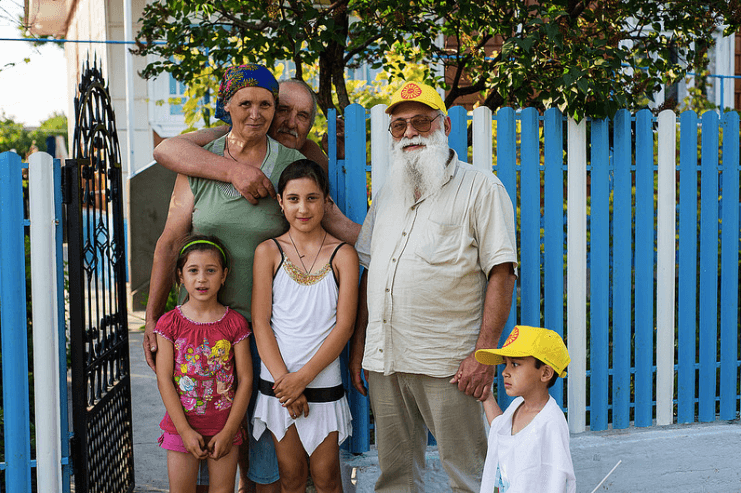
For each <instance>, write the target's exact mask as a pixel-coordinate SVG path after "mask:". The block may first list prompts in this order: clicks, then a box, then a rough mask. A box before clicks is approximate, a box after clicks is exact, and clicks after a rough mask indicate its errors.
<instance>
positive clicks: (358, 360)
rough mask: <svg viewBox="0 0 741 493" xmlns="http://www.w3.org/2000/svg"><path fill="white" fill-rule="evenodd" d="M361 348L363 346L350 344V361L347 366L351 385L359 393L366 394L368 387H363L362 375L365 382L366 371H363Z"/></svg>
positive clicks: (366, 378) (366, 377)
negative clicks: (357, 346)
mask: <svg viewBox="0 0 741 493" xmlns="http://www.w3.org/2000/svg"><path fill="white" fill-rule="evenodd" d="M363 346H365V345H363ZM363 350H364V348H356V347H355V345H352V346H350V361H349V362H348V365H347V366H348V367H349V369H350V378H352V384H353V387H355V389H356V390H357V391H358V392H360V394H361V395H368V389H366V388H365V384H364V383H363V376H365V380H366V382H367V381H368V372H367V371H363Z"/></svg>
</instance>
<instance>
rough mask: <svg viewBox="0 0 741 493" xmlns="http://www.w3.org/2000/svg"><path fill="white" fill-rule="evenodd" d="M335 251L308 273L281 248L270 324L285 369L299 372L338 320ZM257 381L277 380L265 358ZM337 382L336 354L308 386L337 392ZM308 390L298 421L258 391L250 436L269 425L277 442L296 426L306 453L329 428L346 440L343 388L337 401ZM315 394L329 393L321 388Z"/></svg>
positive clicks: (347, 409)
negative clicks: (316, 399) (305, 406)
mask: <svg viewBox="0 0 741 493" xmlns="http://www.w3.org/2000/svg"><path fill="white" fill-rule="evenodd" d="M276 244H277V242H276ZM340 246H342V245H340ZM278 248H279V249H280V245H279V246H278ZM339 248H340V247H337V249H339ZM337 249H335V252H334V253H333V254H332V258H330V261H329V263H328V264H327V265H325V266H324V267H323V268H322V269H321V270H320V271H319V272H318V273H316V274H311V275H307V274H306V273H304V272H303V271H301V269H299V268H298V267H296V266H295V265H294V264H293V263H291V261H290V260H288V259H287V258H286V257H285V255H284V254H283V250H282V249H281V257H282V259H283V260H282V261H281V264H280V265H279V266H278V271H277V272H276V274H275V278H274V279H273V310H272V318H271V320H270V324H271V326H272V328H273V334H274V335H275V339H276V341H277V342H278V348H279V349H280V354H281V356H282V357H283V361H284V362H285V364H286V367H287V368H288V371H289V372H295V371H297V370H298V369H300V368H301V367H303V366H304V365H305V364H306V363H307V362H308V361H309V360H310V359H311V358H312V356H314V354H315V353H316V352H317V351H318V350H319V348H320V346H321V345H322V343H323V342H324V340H325V339H326V338H327V336H329V333H330V332H331V331H332V329H333V328H334V326H335V324H336V320H337V296H338V293H339V288H338V286H337V281H336V279H335V276H334V272H333V270H332V260H333V259H334V255H335V253H336V252H337ZM260 379H261V380H265V381H267V382H270V383H271V384H272V383H274V382H275V380H274V379H273V376H272V375H271V374H270V371H269V370H268V368H267V367H266V366H265V363H264V362H263V363H261V369H260ZM271 386H272V385H271ZM338 386H340V387H341V386H342V377H341V375H340V361H339V358H337V359H335V360H334V361H333V362H332V363H330V364H329V365H328V366H327V367H326V368H325V369H324V370H322V371H321V372H320V373H319V374H318V375H317V376H316V378H315V379H314V380H313V381H312V382H311V383H310V384H309V385H307V389H328V388H335V393H337V391H338V390H340V389H337V387H338ZM311 392H312V391H310V390H307V392H305V395H306V397H307V400H309V416H307V417H304V415H303V414H302V415H301V416H299V417H298V418H296V419H293V418H291V416H290V415H289V414H288V409H286V408H284V407H283V406H282V405H281V403H280V402H279V401H278V398H277V397H274V396H268V395H265V394H264V393H262V392H258V394H257V402H256V403H255V414H254V417H253V418H252V433H253V435H254V437H255V438H256V439H259V438H260V436H262V434H263V433H264V432H265V429H268V430H270V431H271V432H273V434H274V435H275V436H276V437H277V438H278V440H282V439H283V437H284V436H285V434H286V430H287V429H288V428H289V427H290V426H291V425H296V431H298V435H299V438H301V443H302V444H303V446H304V450H306V452H307V453H308V454H309V455H311V454H312V453H313V452H314V450H315V449H316V448H317V447H318V446H319V445H320V444H321V443H322V442H323V441H324V439H325V438H326V437H327V435H329V433H331V432H333V431H338V432H339V433H338V444H339V443H342V442H344V441H345V439H346V438H347V437H348V436H349V435H351V434H352V422H351V420H352V417H351V415H350V407H349V406H348V404H347V398H346V397H345V395H344V392H341V397H340V398H339V399H337V400H333V401H330V402H312V400H311V399H310V398H309V395H308V394H309V393H311ZM315 392H316V391H315ZM318 392H319V393H320V394H321V393H322V392H324V393H325V394H326V393H327V392H326V391H324V390H320V391H318ZM330 393H331V392H330Z"/></svg>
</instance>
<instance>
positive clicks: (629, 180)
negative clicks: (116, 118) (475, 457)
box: [0, 105, 741, 484]
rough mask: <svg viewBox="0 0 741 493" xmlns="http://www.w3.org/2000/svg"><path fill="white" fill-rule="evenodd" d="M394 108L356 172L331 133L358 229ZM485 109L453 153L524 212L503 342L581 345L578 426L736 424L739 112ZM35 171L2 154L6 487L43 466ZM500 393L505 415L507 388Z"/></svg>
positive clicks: (351, 127)
mask: <svg viewBox="0 0 741 493" xmlns="http://www.w3.org/2000/svg"><path fill="white" fill-rule="evenodd" d="M383 110H384V107H383V106H377V107H374V108H373V109H371V110H370V114H371V117H370V121H371V124H370V126H371V132H370V139H369V136H368V134H367V131H366V128H367V127H366V125H367V120H368V114H367V113H368V112H367V111H366V110H365V109H364V108H362V107H360V106H358V105H352V106H350V107H348V108H347V111H346V114H345V120H346V122H345V133H346V138H345V139H346V159H345V160H344V161H338V160H337V159H336V153H335V151H334V143H333V142H332V141H333V140H334V133H333V132H331V131H330V132H329V135H330V150H331V151H330V179H331V183H332V190H333V193H334V194H335V200H336V201H337V203H338V204H339V205H340V206H341V207H342V208H343V210H345V212H346V214H347V215H348V216H349V217H350V218H351V219H353V220H355V221H357V222H362V220H363V217H364V216H365V213H366V210H367V204H368V199H369V197H370V194H369V193H368V192H369V191H368V189H367V186H366V183H367V177H368V174H369V173H370V175H371V184H372V187H371V188H372V189H371V192H372V191H373V189H375V190H377V189H378V188H379V187H380V185H381V184H382V182H383V180H384V176H385V167H386V166H387V163H388V149H387V146H388V140H389V135H388V132H387V126H388V119H387V116H386V115H385V114H384V113H383ZM487 111H488V110H487V109H486V108H479V109H477V110H476V111H475V112H474V114H473V115H471V116H469V115H467V114H466V112H465V111H464V110H463V109H462V108H453V109H451V111H450V116H451V119H452V123H453V130H452V132H451V136H450V142H451V146H452V147H453V148H454V149H456V151H457V152H458V154H459V156H466V157H468V156H469V155H470V156H471V160H472V162H473V163H474V166H476V167H478V168H481V169H486V170H493V171H494V172H495V173H497V175H498V176H499V177H500V179H501V180H502V181H503V183H504V184H505V187H506V188H507V190H508V191H509V194H510V197H511V198H512V200H513V205H514V206H515V208H516V211H517V225H516V226H517V231H518V246H519V259H520V267H519V279H518V282H517V287H516V291H515V298H514V299H515V301H516V302H515V303H514V304H513V307H512V313H511V316H510V319H509V321H508V323H507V325H506V328H505V331H504V334H503V336H502V337H503V338H504V337H506V335H508V333H509V331H510V330H511V329H512V327H513V326H514V325H515V324H528V325H541V326H545V327H549V328H552V329H554V330H556V331H558V332H560V333H562V334H563V335H564V336H565V339H566V341H567V344H568V346H569V351H570V352H571V355H572V365H571V367H570V371H569V376H568V377H567V378H566V379H565V380H564V381H562V382H559V383H558V384H557V385H556V386H555V387H554V388H553V389H552V392H553V395H554V396H555V397H556V399H557V401H558V402H559V404H560V405H561V406H562V407H563V408H564V410H565V411H567V414H568V418H569V424H570V427H571V429H572V431H575V432H579V431H583V430H585V429H587V427H588V429H590V430H603V429H606V428H607V427H609V426H611V427H613V428H626V427H628V426H631V424H632V425H634V426H651V425H653V424H659V425H664V424H670V423H691V422H696V421H700V422H707V421H713V420H716V419H723V420H729V419H736V418H737V417H738V415H739V388H738V386H739V376H738V375H739V363H740V362H739V354H740V349H739V338H740V334H741V332H740V329H739V327H740V326H739V303H738V300H739V284H738V273H739V272H738V271H739V212H740V211H739V208H740V206H739V117H738V115H737V114H736V113H725V114H723V115H722V116H719V115H718V114H717V113H714V112H709V113H705V114H703V115H702V116H701V117H698V115H696V114H695V113H693V112H686V113H683V114H682V115H680V116H679V117H678V118H677V117H676V115H674V114H673V113H670V112H668V114H667V112H664V113H662V114H661V115H659V117H658V118H655V117H654V116H653V115H652V114H651V113H650V112H648V111H641V112H638V113H637V114H636V115H632V114H630V113H629V112H627V111H620V112H618V114H617V115H616V116H615V118H614V119H613V120H612V121H605V120H596V121H583V122H580V123H576V122H574V121H573V120H567V119H565V118H564V117H563V116H562V115H561V114H560V113H559V112H558V111H556V110H549V111H547V112H546V113H545V114H544V115H538V114H537V112H535V111H534V110H532V109H525V110H523V111H521V112H515V111H513V110H512V109H510V108H504V109H502V110H500V111H499V112H498V113H497V114H496V115H495V116H493V115H491V114H490V113H488V114H487ZM333 123H334V117H333V116H331V117H330V125H333ZM469 125H470V126H472V128H473V131H472V132H473V143H474V144H473V146H472V147H469V146H468V144H467V131H468V126H469ZM662 129H663V130H662ZM368 144H369V145H370V148H371V159H370V160H369V156H368V152H367V150H366V149H367V146H368ZM677 144H679V145H678V146H677ZM662 153H663V157H662ZM369 162H372V163H373V166H370V165H369V164H368V163H369ZM662 163H663V164H662ZM21 168H22V165H21V164H20V158H18V157H17V156H15V155H14V154H9V153H4V154H2V155H0V245H1V248H0V289H3V291H2V301H1V302H0V308H1V309H2V320H1V322H0V323H1V325H2V331H3V334H2V341H3V384H4V385H3V393H4V403H5V405H4V414H5V416H4V417H5V432H6V435H5V438H6V439H5V443H4V447H5V456H6V460H5V463H4V464H1V465H0V469H3V470H4V474H5V477H6V481H9V480H11V478H12V479H13V480H14V481H19V482H20V483H22V484H25V482H26V481H28V477H29V474H30V473H29V472H28V471H29V470H30V467H31V465H33V461H31V460H30V457H31V455H30V450H29V448H28V447H29V446H28V439H27V438H25V439H20V438H19V439H18V440H17V441H16V440H15V439H12V440H11V437H14V436H18V437H27V436H28V431H27V430H28V419H29V418H28V417H29V411H28V408H27V406H26V407H23V406H20V407H10V406H11V405H12V404H11V403H16V404H17V403H19V402H22V401H23V399H18V398H17V396H19V395H28V384H27V380H26V379H25V378H17V377H13V375H16V374H17V375H24V376H25V371H26V368H28V363H27V359H26V360H24V353H25V351H20V352H19V351H17V349H18V348H19V347H20V346H19V344H22V342H21V340H23V341H25V337H26V325H25V324H26V322H25V320H26V318H25V317H26V315H25V310H21V309H20V308H19V307H22V306H25V294H23V291H22V286H23V285H24V282H23V279H24V277H23V276H24V274H22V273H21V271H20V270H19V266H22V265H23V261H22V252H23V250H22V248H23V234H24V233H23V226H24V225H25V224H27V223H28V221H27V220H26V219H25V217H24V215H23V209H22V207H23V206H22V198H21V199H19V198H18V197H19V194H20V173H21ZM20 196H22V194H21V195H20ZM667 211H668V215H667ZM667 217H668V218H669V219H668V220H667ZM60 238H61V235H60ZM667 238H668V240H667ZM60 258H61V256H60ZM59 279H61V275H60V276H59ZM18 296H20V298H18ZM16 298H18V300H24V301H23V302H21V301H18V302H14V301H13V300H16ZM21 312H22V313H21ZM60 313H62V314H63V311H61V312H60ZM59 327H61V329H60V330H63V327H64V323H63V317H62V320H60V324H59ZM6 331H7V332H6ZM60 340H61V341H63V340H64V333H63V332H61V333H60ZM11 345H12V346H11ZM14 372H15V373H14ZM24 382H25V387H24ZM62 384H63V382H60V385H62ZM65 390H66V389H65ZM498 395H499V398H500V399H501V400H502V403H503V404H504V403H506V396H505V395H504V393H503V392H502V389H501V388H499V389H498ZM65 400H66V399H65ZM350 401H351V406H352V412H353V428H354V430H355V433H354V434H353V437H352V439H351V441H350V443H349V448H350V450H351V451H352V452H363V451H365V450H368V449H369V446H370V442H371V436H372V433H371V432H372V424H371V420H370V412H369V409H368V403H367V399H366V398H364V397H362V396H360V395H359V394H357V393H356V392H355V391H351V394H350ZM63 402H64V401H63ZM60 412H61V411H60ZM64 421H65V422H66V420H64ZM63 442H66V440H63ZM66 454H67V453H66V452H63V457H64V460H65V467H68V466H67V465H66V461H67V459H66V457H67V455H66ZM67 474H68V472H67ZM67 477H68V476H67Z"/></svg>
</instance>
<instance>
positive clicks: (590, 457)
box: [129, 312, 741, 493]
mask: <svg viewBox="0 0 741 493" xmlns="http://www.w3.org/2000/svg"><path fill="white" fill-rule="evenodd" d="M142 317H143V313H141V312H136V313H133V314H131V315H130V329H131V330H130V332H129V335H130V358H131V375H132V379H131V386H132V393H133V396H132V397H133V399H132V400H133V415H134V463H135V478H136V488H135V490H134V491H136V492H142V493H143V492H166V491H168V487H167V466H166V463H165V454H164V452H163V451H162V450H161V449H160V448H159V447H158V446H157V443H156V440H157V437H158V436H159V421H160V419H162V416H163V414H164V406H163V405H162V401H161V400H160V397H159V393H158V391H157V383H156V379H155V376H154V373H153V372H152V371H151V370H150V369H149V367H148V366H147V365H146V362H145V361H144V356H143V354H142V349H141V347H142V346H141V342H142V333H141V332H139V330H138V328H139V327H140V326H141V325H143V323H144V322H143V320H142ZM571 456H572V458H573V461H574V469H575V474H576V479H577V491H578V492H579V493H582V492H584V493H591V492H592V491H593V490H594V488H595V487H596V486H597V484H599V482H600V481H601V480H602V478H604V477H605V475H607V474H608V473H609V472H610V470H611V469H612V468H613V467H614V466H615V464H617V463H618V461H622V462H621V463H620V465H619V466H618V467H617V469H616V470H615V471H614V472H613V473H612V474H611V475H610V476H609V478H608V479H607V480H606V481H605V482H604V484H603V485H602V486H601V487H600V489H599V490H598V491H610V492H615V493H619V492H625V493H636V492H651V493H661V492H672V493H673V492H712V493H726V492H727V493H732V492H736V493H740V492H741V466H740V465H739V463H740V462H741V424H739V422H738V420H736V421H733V422H716V423H709V424H694V425H675V426H669V427H654V428H647V429H636V428H631V429H628V430H617V431H605V432H594V433H589V432H587V433H580V434H577V435H572V437H571ZM342 462H343V476H344V477H343V480H344V482H345V491H347V492H353V491H355V492H359V493H366V492H368V493H369V492H372V491H373V484H374V483H375V480H376V478H377V477H378V458H377V456H376V455H375V451H371V452H368V453H365V454H362V455H360V456H352V455H349V454H347V455H343V457H342ZM425 485H426V491H428V492H430V493H436V492H440V493H442V492H447V491H450V488H449V487H448V485H447V476H446V474H445V472H444V471H443V470H442V467H441V466H440V461H439V458H438V455H437V451H436V450H435V448H430V449H429V450H428V453H427V472H426V476H425Z"/></svg>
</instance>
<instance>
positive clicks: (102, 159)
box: [65, 61, 134, 492]
mask: <svg viewBox="0 0 741 493" xmlns="http://www.w3.org/2000/svg"><path fill="white" fill-rule="evenodd" d="M78 91H79V93H78V95H77V97H76V98H75V129H74V135H73V144H72V155H73V159H69V160H67V163H66V166H65V180H66V182H67V183H66V184H67V201H68V209H67V221H66V223H67V236H68V239H69V241H68V254H69V273H70V274H69V280H70V291H69V293H70V340H71V348H72V386H73V418H74V431H75V440H74V441H73V444H72V445H73V450H74V456H75V490H76V491H81V492H87V491H96V492H98V491H105V492H108V491H110V492H129V491H133V487H134V462H133V434H132V422H131V385H130V377H129V352H128V350H129V348H128V326H127V323H128V320H127V313H126V265H125V262H126V255H125V241H124V228H123V222H124V217H123V197H122V192H123V187H122V183H121V180H122V174H121V153H120V149H119V144H118V135H117V133H116V119H115V115H114V112H113V107H112V105H111V98H110V94H109V92H108V87H107V86H106V83H105V80H104V78H103V75H102V73H101V69H100V68H99V66H98V63H97V61H95V62H94V63H93V66H92V67H90V64H89V62H86V63H85V66H84V67H83V71H82V75H81V79H80V83H79V85H78Z"/></svg>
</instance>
